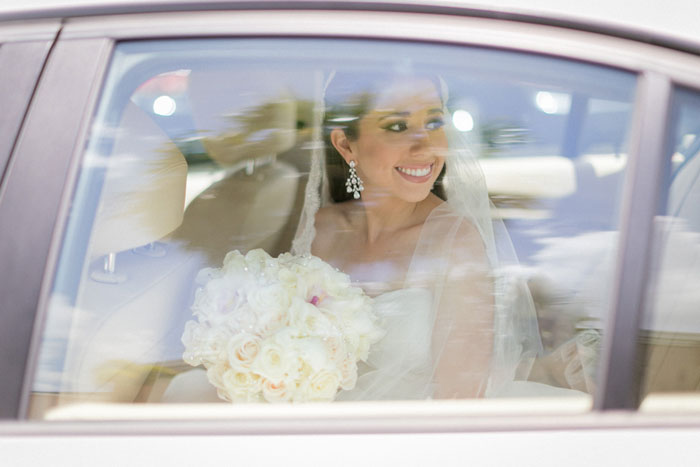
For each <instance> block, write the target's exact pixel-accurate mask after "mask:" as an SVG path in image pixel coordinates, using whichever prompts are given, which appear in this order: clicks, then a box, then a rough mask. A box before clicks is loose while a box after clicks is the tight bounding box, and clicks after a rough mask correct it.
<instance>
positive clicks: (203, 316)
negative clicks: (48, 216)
mask: <svg viewBox="0 0 700 467" xmlns="http://www.w3.org/2000/svg"><path fill="white" fill-rule="evenodd" d="M280 50H282V51H284V52H285V53H284V54H280V53H279V51H280ZM300 51H304V53H303V54H302V53H301V52H300ZM338 57H343V59H342V60H341V59H339V58H338ZM397 57H400V59H397ZM455 64H459V65H455ZM544 65H546V66H544ZM542 69H546V70H548V73H547V74H543V73H542V72H541V70H542ZM111 70H112V71H111V74H110V76H109V79H108V81H107V83H106V85H105V89H104V91H103V95H102V98H101V103H100V109H99V112H98V115H97V117H96V121H95V125H94V128H95V130H94V132H93V134H92V136H91V138H90V141H89V145H88V149H87V151H86V153H85V156H84V159H83V167H82V171H81V176H80V181H79V184H78V189H77V191H76V195H75V199H74V202H73V211H72V212H71V217H70V220H69V224H68V228H67V231H66V234H65V238H66V240H65V243H64V245H63V249H62V252H61V259H60V263H59V270H58V272H57V276H56V278H55V285H54V290H53V294H52V299H51V303H50V305H49V310H48V320H49V322H48V325H47V327H46V329H47V331H46V333H45V336H44V341H43V346H42V349H41V357H40V362H39V369H38V372H37V374H36V378H35V385H34V389H35V394H34V396H33V399H32V412H33V414H34V415H35V416H42V415H43V414H44V412H45V411H46V410H48V409H49V408H50V407H53V406H57V405H58V406H61V405H67V404H72V403H77V402H85V401H107V402H198V401H212V402H223V400H224V399H226V400H234V401H307V400H309V401H310V400H373V399H426V398H456V397H459V398H473V397H484V396H485V397H497V396H498V397H510V396H554V397H559V396H572V395H573V396H583V397H586V396H587V394H590V393H591V392H592V391H593V390H594V388H595V380H594V377H593V375H594V374H595V367H596V364H597V358H598V347H599V340H600V333H601V332H603V330H602V329H601V324H600V322H601V319H602V318H603V316H601V310H603V309H605V308H606V297H607V289H608V287H609V283H610V277H611V276H610V271H611V261H612V258H613V257H614V254H615V251H614V245H615V237H616V230H617V219H618V213H617V206H618V204H617V200H618V199H619V198H618V194H619V190H620V184H621V180H622V176H623V175H624V171H625V168H626V139H625V138H626V134H627V127H628V123H629V117H630V112H631V100H632V96H633V93H634V76H632V75H628V74H626V73H622V72H619V71H616V70H609V69H604V68H598V67H593V66H590V65H584V64H580V63H574V62H566V61H562V60H553V59H550V58H544V57H538V56H531V55H522V54H517V53H508V52H504V51H494V50H481V49H468V48H467V49H464V48H452V47H442V46H434V45H425V44H413V45H411V44H392V43H372V42H357V41H333V42H332V43H326V42H321V41H311V40H298V41H274V40H202V41H182V42H180V43H178V46H177V47H176V48H173V47H172V43H171V42H167V41H163V42H157V41H156V42H153V41H149V42H143V43H139V42H130V43H123V44H120V45H119V46H118V47H117V50H116V53H115V55H114V62H113V64H112V67H111ZM270 70H274V73H270ZM426 70H430V72H429V73H428V72H426ZM592 83H593V84H592ZM598 83H605V84H604V85H601V84H598ZM356 195H357V196H358V198H356ZM235 250H238V251H239V252H240V254H237V253H230V252H232V251H235ZM288 252H291V253H290V256H281V257H280V256H279V255H280V254H284V253H288ZM229 253H230V254H229ZM309 253H313V255H315V256H316V257H318V258H320V259H318V260H313V261H311V260H308V256H304V255H308V254H309ZM268 255H269V256H268ZM304 258H307V259H304ZM105 265H107V267H105ZM326 266H327V268H326ZM117 277H118V278H119V280H99V279H100V278H102V279H104V278H117ZM96 279H97V280H96ZM193 312H195V313H197V314H196V315H193ZM188 323H189V324H188ZM267 338H270V339H271V340H266V339H267ZM183 341H184V342H183ZM191 365H195V366H196V367H194V368H193V367H192V366H191Z"/></svg>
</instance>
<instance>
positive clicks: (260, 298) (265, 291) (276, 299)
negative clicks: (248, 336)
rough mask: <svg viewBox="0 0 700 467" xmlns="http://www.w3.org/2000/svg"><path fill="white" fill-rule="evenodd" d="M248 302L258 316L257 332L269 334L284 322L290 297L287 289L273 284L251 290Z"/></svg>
mask: <svg viewBox="0 0 700 467" xmlns="http://www.w3.org/2000/svg"><path fill="white" fill-rule="evenodd" d="M248 304H249V305H250V308H251V309H252V311H253V312H254V313H255V315H256V317H257V324H256V332H258V333H260V334H268V333H271V332H273V331H274V330H275V329H277V328H279V327H280V326H281V325H283V324H284V321H283V320H284V314H285V312H286V311H287V309H288V308H289V305H290V297H289V293H288V291H287V289H285V288H284V287H283V286H281V285H279V284H273V285H269V286H266V287H260V288H258V289H253V290H250V291H249V292H248Z"/></svg>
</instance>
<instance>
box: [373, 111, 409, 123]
mask: <svg viewBox="0 0 700 467" xmlns="http://www.w3.org/2000/svg"><path fill="white" fill-rule="evenodd" d="M410 115H411V112H408V111H405V112H391V113H388V114H386V115H383V116H381V117H379V119H378V120H379V121H382V120H384V119H385V118H392V117H408V116H410Z"/></svg>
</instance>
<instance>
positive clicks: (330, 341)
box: [323, 336, 348, 364]
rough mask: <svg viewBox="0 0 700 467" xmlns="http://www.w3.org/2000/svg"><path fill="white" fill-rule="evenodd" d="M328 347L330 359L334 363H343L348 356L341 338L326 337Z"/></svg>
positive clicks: (325, 342)
mask: <svg viewBox="0 0 700 467" xmlns="http://www.w3.org/2000/svg"><path fill="white" fill-rule="evenodd" d="M323 344H324V345H325V347H326V354H327V355H328V359H329V360H330V361H332V362H334V363H336V364H337V363H340V362H342V361H343V360H344V359H345V357H346V356H347V354H348V351H347V348H346V346H345V342H344V341H343V339H342V338H341V337H339V336H332V337H326V338H324V339H323Z"/></svg>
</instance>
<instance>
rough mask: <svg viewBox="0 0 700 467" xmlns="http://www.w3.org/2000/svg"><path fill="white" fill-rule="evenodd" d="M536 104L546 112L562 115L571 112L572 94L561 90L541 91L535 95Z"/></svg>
mask: <svg viewBox="0 0 700 467" xmlns="http://www.w3.org/2000/svg"><path fill="white" fill-rule="evenodd" d="M535 104H537V107H539V109H540V110H541V111H542V112H544V113H546V114H550V115H555V114H556V115H562V114H566V113H569V108H571V96H569V95H568V94H562V93H559V92H547V91H540V92H538V93H537V94H536V95H535Z"/></svg>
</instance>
